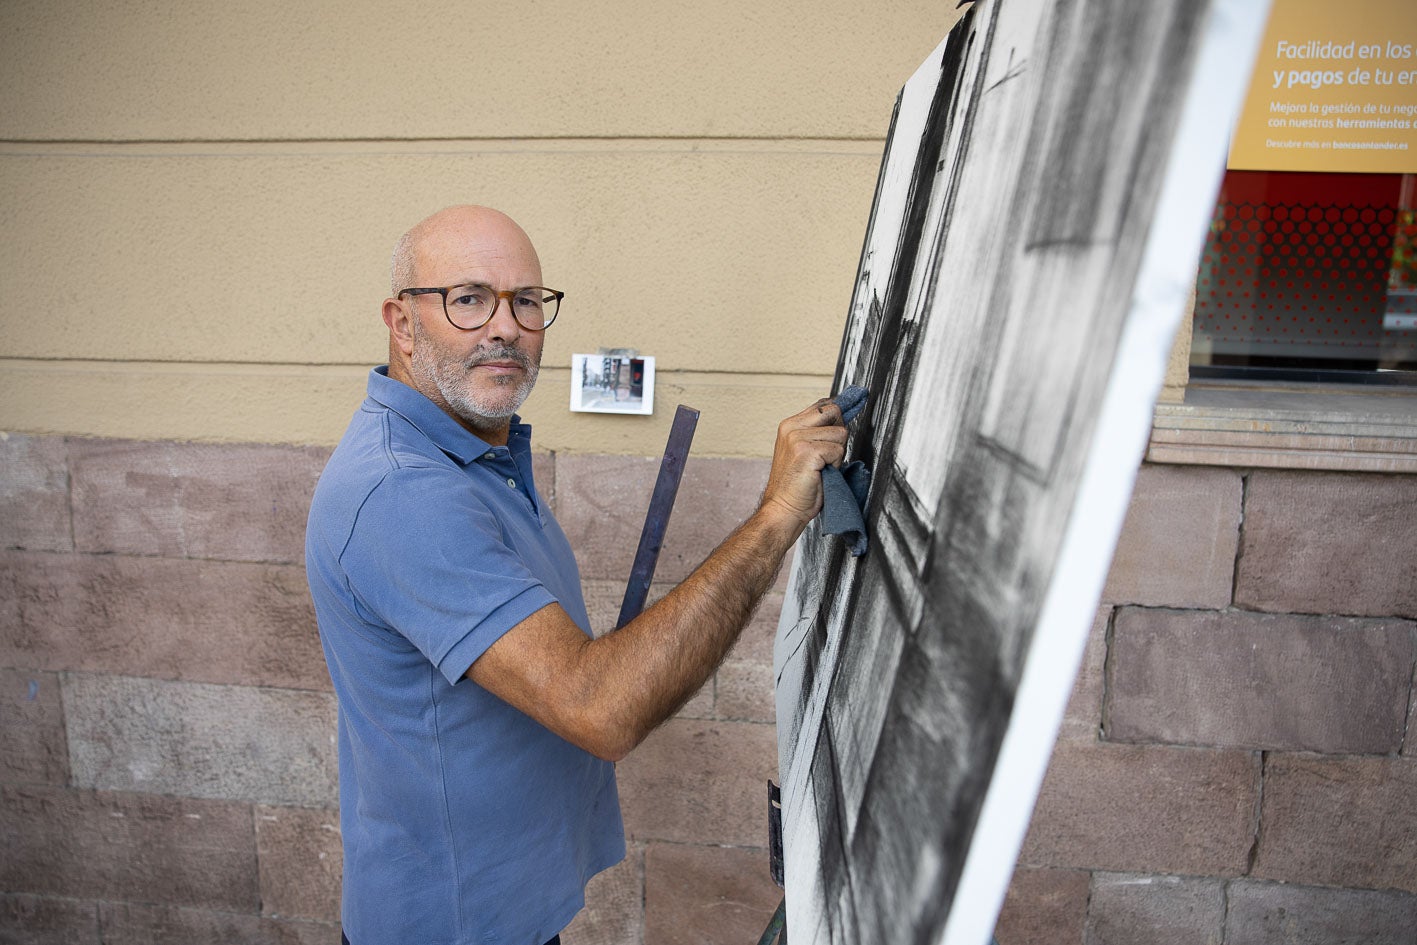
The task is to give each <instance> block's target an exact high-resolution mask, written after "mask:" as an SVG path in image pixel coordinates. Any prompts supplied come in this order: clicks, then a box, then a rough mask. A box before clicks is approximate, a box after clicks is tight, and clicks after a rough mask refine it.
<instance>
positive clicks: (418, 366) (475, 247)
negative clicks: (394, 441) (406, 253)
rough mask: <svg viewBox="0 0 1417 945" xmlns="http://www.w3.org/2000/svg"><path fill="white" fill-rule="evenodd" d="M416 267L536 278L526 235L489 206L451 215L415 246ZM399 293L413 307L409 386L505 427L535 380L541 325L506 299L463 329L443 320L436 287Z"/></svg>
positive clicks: (445, 274)
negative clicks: (520, 316) (487, 210)
mask: <svg viewBox="0 0 1417 945" xmlns="http://www.w3.org/2000/svg"><path fill="white" fill-rule="evenodd" d="M417 273H418V276H417V278H418V284H419V285H423V286H448V285H462V284H467V283H473V282H480V283H485V284H486V285H490V286H492V287H493V288H494V289H498V290H508V289H519V288H523V287H525V286H531V285H540V284H541V264H540V262H539V261H538V260H537V257H536V251H535V250H534V249H533V248H532V246H531V243H530V242H529V241H528V240H527V238H526V235H525V234H524V233H522V231H521V230H520V229H518V228H517V227H516V226H515V225H514V224H511V221H509V220H506V218H505V217H501V216H500V215H495V216H494V215H490V214H481V215H462V216H457V217H454V219H452V220H450V221H448V222H447V224H446V225H442V226H439V227H438V228H437V229H435V230H434V231H433V232H431V233H429V234H428V235H427V237H425V239H424V240H423V241H422V242H420V244H419V246H418V252H417ZM405 298H406V299H407V300H408V301H409V304H411V305H412V306H413V309H414V315H415V318H414V320H413V334H414V344H413V354H412V357H411V359H410V371H411V373H412V375H413V381H414V386H415V387H416V388H417V389H418V390H420V391H422V392H423V394H424V395H425V396H427V397H428V398H429V399H431V400H433V401H434V402H435V403H438V404H439V406H442V407H444V409H447V410H449V411H450V412H451V413H453V414H455V415H456V416H458V417H461V418H462V419H463V420H464V421H466V422H467V423H468V424H470V425H471V426H472V427H473V428H475V429H485V428H496V427H505V425H506V422H507V420H508V419H509V418H510V417H511V416H512V414H513V413H514V412H515V411H516V410H517V408H518V407H520V406H521V404H522V402H523V401H524V400H526V398H527V395H528V394H530V393H531V389H532V387H533V386H534V385H535V384H536V378H537V374H538V372H539V370H540V367H541V349H542V344H543V343H544V341H545V333H544V332H540V331H527V330H526V329H525V328H523V327H522V326H521V325H519V324H518V323H517V321H516V319H515V318H513V317H512V311H511V304H510V302H509V300H507V299H502V300H500V302H499V304H498V306H497V311H496V313H495V314H494V315H493V316H492V318H491V320H490V321H488V322H487V324H485V325H483V326H482V327H481V328H477V329H474V330H472V331H463V330H461V329H458V328H455V327H453V325H451V324H449V322H448V320H447V318H446V317H445V316H444V314H443V305H442V300H441V299H440V298H439V297H438V296H437V295H421V296H405Z"/></svg>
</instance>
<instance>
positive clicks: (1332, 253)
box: [1193, 171, 1417, 367]
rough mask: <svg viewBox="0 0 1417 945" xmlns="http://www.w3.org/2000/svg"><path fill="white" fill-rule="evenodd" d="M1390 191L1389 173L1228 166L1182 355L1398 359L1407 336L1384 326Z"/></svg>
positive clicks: (1396, 182) (1405, 357)
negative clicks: (1187, 348)
mask: <svg viewBox="0 0 1417 945" xmlns="http://www.w3.org/2000/svg"><path fill="white" fill-rule="evenodd" d="M1401 198H1402V175H1397V174H1392V175H1371V174H1268V173H1255V172H1236V171H1232V172H1230V173H1229V174H1228V175H1227V176H1226V181H1225V187H1224V189H1223V191H1222V193H1221V198H1220V200H1219V202H1218V203H1217V205H1216V210H1215V216H1214V218H1213V220H1212V222H1211V231H1210V238H1209V240H1208V241H1207V245H1206V248H1205V253H1204V255H1203V257H1202V260H1201V267H1200V273H1199V278H1198V281H1197V286H1196V311H1195V334H1194V336H1193V350H1194V351H1195V357H1194V359H1193V360H1194V361H1195V362H1196V363H1202V364H1205V363H1240V364H1243V363H1248V364H1264V363H1276V364H1286V365H1296V364H1305V363H1309V362H1312V363H1313V364H1315V365H1316V366H1323V365H1324V364H1333V363H1334V362H1335V361H1341V362H1343V366H1345V367H1354V366H1372V367H1377V366H1379V365H1382V366H1406V365H1404V364H1402V363H1401V362H1404V361H1407V362H1410V361H1411V360H1412V359H1413V349H1414V347H1417V345H1415V344H1414V341H1417V332H1412V331H1403V330H1393V329H1391V327H1385V326H1384V316H1385V315H1386V314H1388V313H1389V312H1390V311H1393V310H1394V306H1395V305H1396V304H1397V302H1398V301H1399V299H1398V298H1397V297H1396V295H1395V294H1394V292H1393V291H1391V290H1392V286H1390V279H1389V276H1390V273H1391V271H1392V268H1393V263H1394V260H1393V248H1394V239H1395V237H1396V235H1397V232H1398V223H1399V217H1400V204H1401ZM1401 216H1403V217H1405V216H1410V214H1403V215H1401ZM1389 323H1391V320H1389Z"/></svg>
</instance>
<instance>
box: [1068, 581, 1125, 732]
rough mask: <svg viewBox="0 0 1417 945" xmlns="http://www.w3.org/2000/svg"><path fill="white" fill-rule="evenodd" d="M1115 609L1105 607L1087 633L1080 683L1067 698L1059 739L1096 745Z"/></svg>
mask: <svg viewBox="0 0 1417 945" xmlns="http://www.w3.org/2000/svg"><path fill="white" fill-rule="evenodd" d="M1111 616H1112V608H1110V607H1103V608H1100V609H1099V610H1098V611H1097V614H1096V616H1094V617H1093V619H1092V629H1091V630H1090V631H1089V633H1088V637H1087V648H1086V649H1085V650H1084V651H1083V654H1082V663H1081V665H1079V666H1078V674H1077V679H1076V680H1074V682H1073V692H1072V695H1071V696H1070V697H1069V698H1068V707H1067V709H1066V710H1065V711H1064V712H1063V722H1062V725H1061V726H1059V728H1058V737H1059V738H1071V739H1074V740H1081V741H1096V740H1097V736H1098V733H1099V732H1100V730H1101V728H1102V700H1103V694H1104V688H1105V687H1104V678H1103V676H1104V670H1105V667H1106V663H1107V623H1108V621H1109V620H1110V619H1111Z"/></svg>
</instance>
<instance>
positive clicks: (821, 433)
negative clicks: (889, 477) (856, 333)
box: [762, 386, 870, 555]
mask: <svg viewBox="0 0 1417 945" xmlns="http://www.w3.org/2000/svg"><path fill="white" fill-rule="evenodd" d="M866 398H867V393H866V389H865V388H863V387H857V386H852V387H848V388H846V389H845V390H843V391H842V392H841V393H839V394H838V395H837V396H836V397H835V398H832V399H823V400H819V401H817V402H816V403H814V404H812V405H811V406H810V407H808V408H807V409H806V410H803V411H802V412H800V413H797V414H794V415H793V416H791V417H788V418H787V419H786V420H784V421H782V423H780V424H778V429H777V443H776V444H775V446H774V447H773V461H772V471H771V472H770V473H769V474H768V484H767V487H766V488H765V489H764V490H763V501H762V506H764V507H768V506H769V505H771V506H773V507H776V508H778V509H779V510H781V511H783V512H785V513H788V514H790V515H792V516H793V517H794V518H795V519H796V520H797V521H798V522H799V523H800V527H805V526H806V524H807V522H808V521H810V520H811V519H812V518H813V517H815V516H816V515H817V514H818V513H819V512H820V513H821V515H822V529H823V531H825V532H827V533H828V534H842V535H843V537H844V538H846V540H847V542H848V546H849V547H850V548H851V552H852V554H853V555H860V554H863V553H864V552H865V550H866V532H865V524H864V522H863V520H862V516H861V507H862V504H863V503H864V502H865V499H866V491H867V489H868V488H869V485H870V474H869V472H868V471H867V470H866V467H865V465H864V464H863V463H860V462H854V463H848V464H847V465H846V467H844V469H842V468H838V467H839V466H840V464H841V461H842V460H843V459H844V458H845V456H846V436H847V431H846V424H848V423H850V422H851V421H852V420H853V419H855V417H856V416H857V414H859V413H860V412H861V410H862V409H863V408H864V407H865V405H866ZM858 549H859V550H858Z"/></svg>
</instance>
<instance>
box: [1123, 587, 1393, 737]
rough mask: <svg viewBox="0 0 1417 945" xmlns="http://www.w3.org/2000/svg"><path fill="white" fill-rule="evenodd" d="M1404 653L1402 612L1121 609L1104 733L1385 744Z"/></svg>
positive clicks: (1139, 735) (1133, 735)
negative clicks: (1366, 615) (1394, 616)
mask: <svg viewBox="0 0 1417 945" xmlns="http://www.w3.org/2000/svg"><path fill="white" fill-rule="evenodd" d="M1414 656H1417V654H1415V653H1414V647H1413V626H1412V624H1411V623H1410V622H1408V621H1404V620H1360V619H1351V618H1343V617H1305V616H1291V615H1288V614H1282V615H1280V614H1254V613H1244V612H1239V611H1230V612H1225V613H1215V612H1197V611H1175V610H1151V609H1141V608H1133V607H1125V608H1122V609H1121V610H1119V611H1118V614H1117V618H1116V622H1115V628H1114V631H1113V636H1112V673H1111V680H1110V686H1109V690H1108V692H1109V700H1108V724H1107V737H1108V738H1109V739H1112V740H1116V741H1128V742H1163V743H1168V744H1184V745H1213V746H1219V747H1226V748H1265V749H1290V750H1307V751H1319V752H1357V753H1377V754H1383V753H1387V752H1396V751H1398V750H1399V748H1401V746H1402V737H1403V730H1404V727H1405V724H1406V717H1407V712H1408V698H1409V688H1410V685H1411V680H1412V669H1411V667H1412V665H1413V660H1414Z"/></svg>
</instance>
